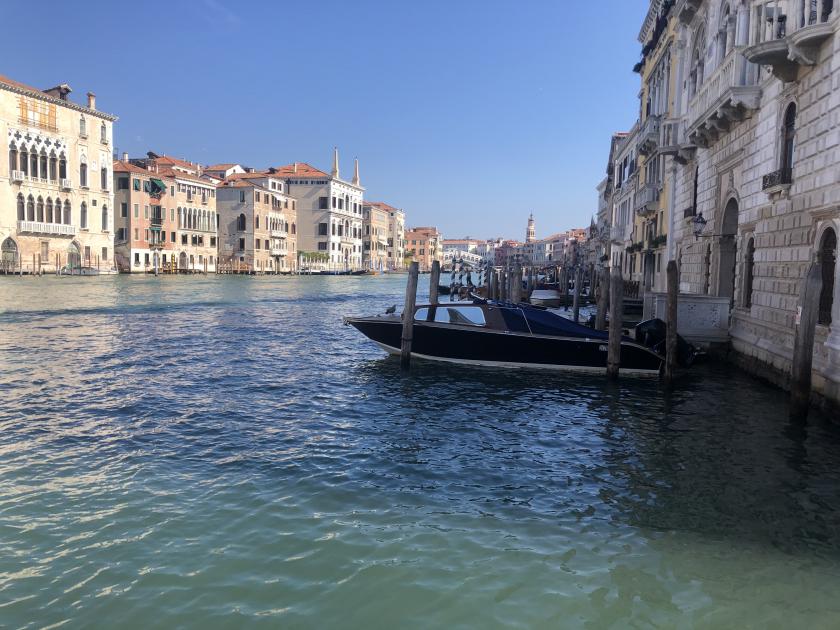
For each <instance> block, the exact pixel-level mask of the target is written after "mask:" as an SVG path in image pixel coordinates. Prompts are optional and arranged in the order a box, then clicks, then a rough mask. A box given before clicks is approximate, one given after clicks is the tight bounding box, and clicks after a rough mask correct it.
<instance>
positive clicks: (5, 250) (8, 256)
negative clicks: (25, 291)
mask: <svg viewBox="0 0 840 630" xmlns="http://www.w3.org/2000/svg"><path fill="white" fill-rule="evenodd" d="M17 258H18V248H17V243H15V241H14V239H12V237H11V236H10V237H8V238H7V239H6V240H5V241H3V245H2V248H1V249H0V268H2V270H3V272H4V273H10V272H13V271H14V270H15V267H16V266H17Z"/></svg>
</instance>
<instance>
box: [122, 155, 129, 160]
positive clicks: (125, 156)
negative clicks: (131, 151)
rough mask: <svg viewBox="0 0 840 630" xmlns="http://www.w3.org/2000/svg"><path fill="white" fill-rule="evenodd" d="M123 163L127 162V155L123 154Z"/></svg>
mask: <svg viewBox="0 0 840 630" xmlns="http://www.w3.org/2000/svg"><path fill="white" fill-rule="evenodd" d="M122 161H123V162H128V153H123V159H122Z"/></svg>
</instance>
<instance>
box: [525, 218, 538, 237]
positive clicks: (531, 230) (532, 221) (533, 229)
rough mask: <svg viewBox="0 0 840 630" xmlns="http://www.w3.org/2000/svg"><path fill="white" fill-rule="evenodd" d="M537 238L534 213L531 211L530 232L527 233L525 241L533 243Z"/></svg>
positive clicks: (529, 219)
mask: <svg viewBox="0 0 840 630" xmlns="http://www.w3.org/2000/svg"><path fill="white" fill-rule="evenodd" d="M536 240H537V230H536V228H535V227H534V213H533V212H532V213H531V216H530V217H528V232H527V233H526V234H525V242H526V243H533V242H534V241H536Z"/></svg>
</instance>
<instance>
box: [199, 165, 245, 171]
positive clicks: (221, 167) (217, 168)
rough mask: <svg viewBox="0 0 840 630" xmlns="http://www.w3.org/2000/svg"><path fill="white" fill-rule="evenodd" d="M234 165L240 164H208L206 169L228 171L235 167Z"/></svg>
mask: <svg viewBox="0 0 840 630" xmlns="http://www.w3.org/2000/svg"><path fill="white" fill-rule="evenodd" d="M234 166H239V164H236V163H231V164H214V165H213V166H208V167H206V168H205V169H204V170H205V171H226V170H228V169H229V168H233V167H234Z"/></svg>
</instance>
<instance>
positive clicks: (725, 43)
mask: <svg viewBox="0 0 840 630" xmlns="http://www.w3.org/2000/svg"><path fill="white" fill-rule="evenodd" d="M734 44H735V17H734V16H733V15H732V12H731V10H730V8H729V5H728V4H726V5H724V6H723V9H722V11H721V19H720V28H719V30H718V63H720V62H722V61H723V60H724V59H725V58H726V55H728V54H729V53H730V52H731V51H732V48H733V47H734Z"/></svg>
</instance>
